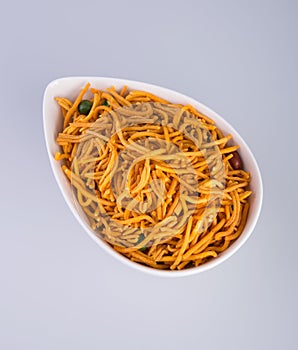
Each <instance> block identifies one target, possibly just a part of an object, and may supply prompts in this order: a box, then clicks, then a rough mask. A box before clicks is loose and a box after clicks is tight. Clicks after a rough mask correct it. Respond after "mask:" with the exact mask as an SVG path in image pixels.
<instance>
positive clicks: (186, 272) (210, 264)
mask: <svg viewBox="0 0 298 350" xmlns="http://www.w3.org/2000/svg"><path fill="white" fill-rule="evenodd" d="M94 80H96V81H98V82H99V83H100V82H101V83H107V84H111V85H112V84H113V83H112V82H111V81H114V84H115V81H117V83H119V84H122V85H128V86H129V85H130V86H133V85H141V86H143V89H144V90H145V89H146V88H148V89H149V90H150V89H151V90H159V91H160V92H162V93H164V94H169V95H175V96H176V97H180V98H182V99H186V100H188V101H189V103H190V104H192V105H195V106H196V108H198V109H199V110H204V113H206V112H207V115H210V114H212V117H211V118H212V119H214V117H215V119H217V120H215V123H216V124H217V123H218V121H220V123H221V124H224V125H225V126H226V127H227V128H228V129H229V130H230V131H231V133H232V135H233V138H234V136H235V135H236V137H237V139H238V140H240V141H241V144H242V146H241V147H242V148H243V147H244V148H245V149H246V152H247V153H248V155H249V157H250V160H251V161H252V163H253V165H254V169H255V172H254V176H255V179H256V183H257V186H258V196H257V198H256V200H255V203H254V206H255V214H254V216H253V217H252V218H251V222H250V225H249V227H248V228H246V227H245V228H246V232H245V233H246V234H245V235H243V233H242V234H241V235H240V237H239V238H238V239H237V240H236V241H235V242H234V243H233V244H232V245H231V246H230V247H229V248H228V249H227V250H226V251H225V252H224V253H223V254H221V255H220V256H218V257H217V258H215V259H212V260H210V261H209V262H207V263H205V264H203V265H200V266H198V267H192V268H188V269H185V270H179V271H177V270H173V271H171V270H159V269H154V268H152V267H148V266H144V265H141V264H139V263H137V262H133V261H131V260H129V259H128V258H126V257H124V256H123V255H121V254H120V253H118V252H117V251H115V250H114V249H113V248H112V247H111V246H110V245H109V244H108V243H107V242H105V241H104V240H102V239H100V238H98V237H97V236H96V235H94V233H93V232H92V230H91V229H89V228H88V227H87V226H86V225H85V224H84V222H83V221H82V219H81V218H80V216H79V214H78V212H77V210H76V209H75V206H74V205H73V203H72V202H71V200H70V198H69V197H68V196H67V195H66V193H65V191H64V188H63V186H62V183H61V181H60V179H59V176H60V175H59V174H58V173H59V171H58V168H57V161H55V159H54V157H53V156H52V150H51V149H50V141H49V136H50V135H49V131H48V129H47V121H48V112H47V108H48V103H49V100H48V95H49V93H50V91H51V90H52V89H53V88H55V85H57V84H59V83H62V82H72V81H73V82H74V81H76V82H79V81H82V82H88V81H94ZM161 97H163V96H162V95H161ZM52 102H53V101H52ZM42 110H43V133H44V138H45V143H46V148H47V153H48V156H49V160H50V165H51V168H52V171H53V174H54V177H55V180H56V182H57V184H58V187H59V188H60V191H61V193H62V196H63V198H64V200H65V201H66V203H67V205H68V207H69V209H70V210H71V212H72V214H73V215H74V216H75V218H76V219H77V221H78V222H79V223H80V225H81V226H82V228H83V229H84V231H85V232H86V233H87V234H88V235H89V237H90V238H91V239H93V241H95V242H96V243H97V244H98V245H99V246H100V247H101V248H102V249H103V250H104V251H106V252H107V253H108V254H110V255H112V256H114V257H115V258H116V259H117V260H118V261H120V262H122V263H123V264H124V265H126V266H128V267H132V268H133V269H135V270H137V271H140V272H145V273H147V274H150V275H154V276H158V277H170V278H175V277H185V276H191V275H195V274H198V273H201V272H205V271H208V270H210V269H213V268H214V267H216V266H218V265H220V264H222V263H223V262H224V261H226V260H227V259H228V258H230V257H231V256H232V255H234V254H235V253H236V252H237V251H238V250H239V249H240V248H241V247H242V246H243V244H244V243H245V242H246V241H247V240H248V238H249V237H250V236H251V234H252V232H253V231H254V229H255V226H256V223H257V221H258V219H259V216H260V213H261V209H262V202H263V181H262V176H261V172H260V169H259V166H258V163H257V161H256V159H255V157H254V155H253V153H252V151H251V149H250V147H249V146H248V145H247V143H246V142H245V141H244V139H243V138H242V137H241V136H240V134H239V133H238V132H237V130H235V128H234V127H233V126H232V125H231V124H230V123H229V122H227V121H226V120H225V119H224V118H223V117H222V116H220V115H219V114H218V113H216V112H214V111H213V110H212V109H211V108H209V107H207V106H206V105H205V104H203V103H201V102H199V101H197V100H195V99H194V98H192V97H190V96H188V95H185V94H183V93H180V92H178V91H175V90H172V89H169V88H165V87H162V86H160V85H155V84H151V83H146V82H142V81H136V80H130V79H123V78H114V77H99V76H68V77H61V78H57V79H54V80H52V81H51V82H49V83H48V84H47V86H46V88H45V90H44V94H43V104H42ZM60 172H61V168H60Z"/></svg>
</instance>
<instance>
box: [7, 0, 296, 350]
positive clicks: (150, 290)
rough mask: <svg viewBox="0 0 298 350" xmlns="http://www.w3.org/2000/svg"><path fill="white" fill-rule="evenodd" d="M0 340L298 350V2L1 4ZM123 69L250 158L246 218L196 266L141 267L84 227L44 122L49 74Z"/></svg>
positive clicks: (117, 73)
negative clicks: (195, 109)
mask: <svg viewBox="0 0 298 350" xmlns="http://www.w3.org/2000/svg"><path fill="white" fill-rule="evenodd" d="M1 4H2V5H1V21H0V36H1V40H0V43H1V51H0V52H1V53H0V62H1V67H0V69H1V87H0V89H1V91H0V96H1V97H0V98H1V137H0V144H1V174H0V180H1V182H0V183H1V197H0V198H1V199H0V204H1V211H0V213H1V214H0V215H1V229H0V230H1V231H0V232H1V233H0V278H1V280H0V281H1V282H0V283H1V287H0V348H1V349H3V350H4V349H5V350H23V349H26V350H37V349H38V350H40V349H43V350H48V349H55V350H56V349H59V350H60V349H63V350H65V349H71V350H76V349H88V350H89V349H132V350H134V349H138V350H139V349H145V350H149V349H150V350H152V349H165V350H167V349H171V350H176V349H206V350H209V349H211V350H215V349H233V350H234V349H235V350H236V349H295V348H296V349H297V348H298V341H297V337H298V335H297V334H298V326H297V325H298V316H297V314H298V309H297V294H298V284H297V269H298V264H297V262H298V259H297V243H298V230H297V220H296V217H297V170H298V168H297V146H296V145H297V141H296V140H297V139H296V136H297V128H298V123H297V119H298V115H297V110H298V96H297V88H298V83H297V81H298V74H297V62H298V49H297V35H298V23H297V22H298V3H297V1H295V0H293V1H290V0H288V1H286V0H284V1H274V0H272V1H194V0H193V1H187V0H185V1H129V0H126V1H91V0H89V1H88V0H85V1H75V0H72V1H58V0H53V1H33V0H27V1H16V2H13V1H11V2H9V1H7V2H5V3H4V2H3V3H1ZM71 75H97V76H112V77H123V78H129V79H135V80H141V81H145V82H151V83H155V84H159V85H162V86H165V87H169V88H172V89H176V90H178V91H180V92H183V93H185V94H188V95H190V96H192V97H194V98H196V99H198V100H199V101H201V102H203V103H205V104H206V105H208V106H210V107H211V108H212V109H214V110H215V111H217V112H218V113H220V114H221V115H222V116H223V117H225V118H226V119H227V120H228V121H229V122H230V123H231V124H232V125H233V126H234V127H235V128H236V129H237V130H238V131H239V132H240V134H241V135H242V136H243V137H244V139H245V140H246V141H247V143H248V144H249V145H250V146H251V149H252V150H253V152H254V153H255V156H256V158H257V160H258V162H259V164H260V168H261V171H262V175H263V180H264V187H265V188H264V190H265V193H264V205H263V210H262V214H261V217H260V220H259V222H258V225H257V227H256V229H255V231H254V233H253V235H252V237H251V238H250V239H249V241H248V242H247V243H246V244H245V246H244V247H243V248H242V249H241V250H240V251H239V252H238V253H237V254H236V255H234V256H233V257H232V258H231V259H230V260H228V261H227V262H225V263H224V264H223V265H221V266H220V267H217V268H216V269H214V270H212V271H210V272H206V273H203V274H201V275H197V276H193V277H189V278H184V279H178V280H167V279H161V278H155V277H152V276H147V275H142V274H141V273H140V272H137V271H134V270H131V269H129V268H127V267H125V266H122V265H121V264H120V263H119V262H118V261H116V260H114V259H113V258H112V257H110V256H109V255H107V254H106V253H105V252H103V251H101V250H100V248H99V247H98V246H97V245H96V244H94V242H93V241H92V240H91V239H90V238H88V237H87V235H86V234H85V233H84V232H82V228H81V227H80V226H79V224H78V223H77V222H76V221H75V219H74V218H73V216H72V214H71V213H70V211H69V209H68V208H67V206H66V204H65V203H64V200H63V198H62V195H61V194H60V192H59V190H58V187H57V185H56V183H55V180H54V177H53V175H52V173H51V170H50V166H49V161H48V158H47V154H46V150H45V144H44V140H43V131H42V109H41V107H42V95H43V91H44V89H45V87H46V85H47V83H48V82H50V81H51V80H53V79H55V78H58V77H62V76H71Z"/></svg>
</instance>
